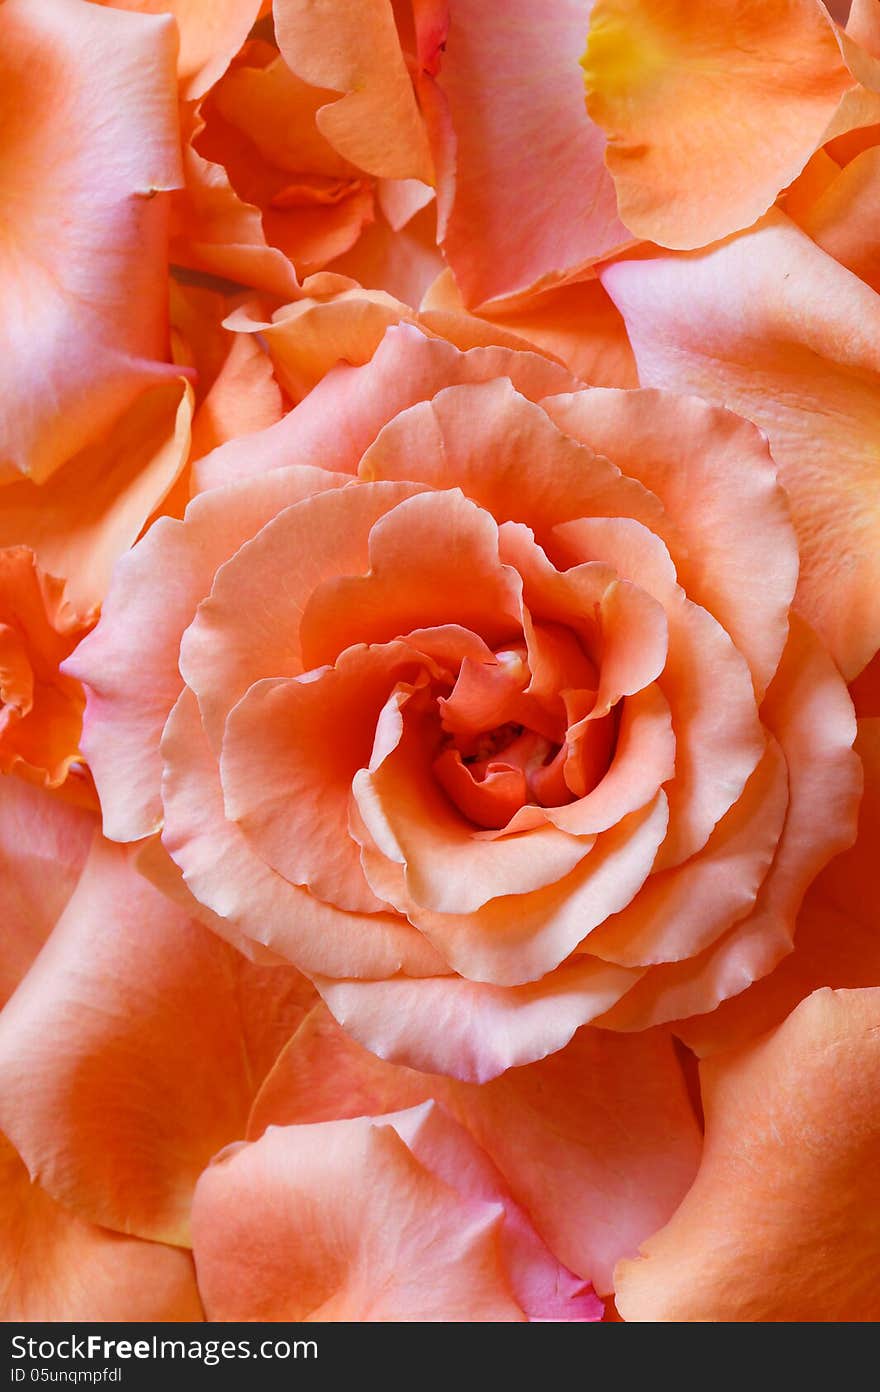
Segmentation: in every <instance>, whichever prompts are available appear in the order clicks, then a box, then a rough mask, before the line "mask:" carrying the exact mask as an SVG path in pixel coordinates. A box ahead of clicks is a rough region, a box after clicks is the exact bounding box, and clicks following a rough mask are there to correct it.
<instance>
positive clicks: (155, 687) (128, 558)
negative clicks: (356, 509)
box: [65, 467, 337, 841]
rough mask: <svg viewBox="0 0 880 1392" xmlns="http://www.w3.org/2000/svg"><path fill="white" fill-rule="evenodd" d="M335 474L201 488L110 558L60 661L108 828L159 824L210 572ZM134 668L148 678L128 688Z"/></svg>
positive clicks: (275, 476)
mask: <svg viewBox="0 0 880 1392" xmlns="http://www.w3.org/2000/svg"><path fill="white" fill-rule="evenodd" d="M336 482H337V480H336V479H334V476H333V475H332V474H329V473H325V472H323V471H322V472H320V473H318V472H317V471H315V470H300V469H297V468H296V467H293V468H291V469H290V470H282V471H276V472H273V473H272V474H270V475H267V476H266V477H257V478H255V479H253V480H247V481H245V482H243V483H241V484H239V485H233V486H232V487H231V490H230V491H228V492H227V491H224V492H215V493H213V494H207V495H205V496H202V497H199V498H196V499H194V500H193V502H192V503H191V504H190V507H189V508H188V509H187V516H186V518H185V519H184V521H183V522H178V521H172V520H171V519H164V520H162V521H160V522H158V523H156V524H155V525H154V526H153V527H151V528H150V531H149V532H148V533H147V535H146V536H145V537H144V538H143V540H142V541H141V542H140V543H139V544H138V545H137V546H136V547H134V549H133V550H131V551H129V552H128V553H127V554H126V555H125V556H124V557H122V558H121V559H120V562H119V565H118V566H117V568H116V571H115V574H114V579H113V586H112V589H111V591H110V594H109V595H108V596H107V600H106V602H105V604H104V608H103V614H102V618H101V622H100V623H99V624H98V627H97V628H96V629H95V630H94V631H93V632H92V633H91V634H90V635H89V637H88V638H87V639H86V641H85V642H83V643H81V644H80V646H79V647H78V648H77V650H76V652H75V654H74V655H73V656H72V657H71V658H69V659H68V662H67V663H66V664H65V671H66V672H68V673H69V674H70V675H71V676H74V677H76V678H77V679H78V680H79V681H82V682H83V683H84V684H85V685H86V687H87V688H88V692H87V696H88V702H87V706H86V717H85V729H84V732H83V739H82V748H83V751H84V753H85V755H86V758H87V759H88V762H89V766H90V768H91V769H92V772H93V774H94V776H95V781H96V783H97V785H98V790H99V792H100V794H101V805H102V809H103V813H104V830H105V833H106V834H107V835H108V836H111V837H113V839H115V840H119V841H136V840H139V839H140V837H142V836H148V835H150V834H151V833H152V832H153V831H155V830H156V829H157V827H158V826H159V825H160V824H161V818H162V808H161V803H160V798H159V782H160V778H161V761H160V758H159V739H160V737H161V734H162V727H163V726H164V724H165V721H166V719H167V718H168V714H169V712H170V710H171V708H172V706H173V705H174V702H175V701H176V700H177V697H178V696H179V695H180V690H181V686H182V685H183V682H182V678H181V676H180V672H179V670H178V651H179V646H180V638H181V635H182V634H183V632H184V630H185V628H186V626H187V624H188V623H189V622H190V621H191V619H192V617H193V615H194V613H195V611H196V608H197V606H198V604H199V601H200V600H201V599H202V598H203V597H204V596H205V595H206V594H208V593H209V591H210V588H211V581H212V578H213V575H214V572H215V570H216V569H217V567H218V566H219V565H220V564H222V562H223V561H225V560H226V559H227V558H228V557H229V556H230V555H231V554H232V553H233V552H235V551H236V550H237V549H238V547H239V546H240V545H241V544H242V542H244V541H246V540H247V539H248V537H250V536H252V535H253V534H254V533H255V532H257V531H258V530H259V529H260V527H261V526H263V525H264V524H265V523H266V522H267V521H268V520H269V519H270V518H272V517H274V516H275V514H276V512H278V510H279V508H284V507H287V506H289V505H290V504H292V503H293V502H295V501H297V499H299V498H302V497H304V496H305V495H307V494H308V493H310V492H313V491H320V490H321V489H322V488H332V487H333V486H334V484H335V483H336ZM135 670H145V671H149V673H150V680H149V683H137V684H135V685H134V686H133V685H132V681H131V674H132V671H135Z"/></svg>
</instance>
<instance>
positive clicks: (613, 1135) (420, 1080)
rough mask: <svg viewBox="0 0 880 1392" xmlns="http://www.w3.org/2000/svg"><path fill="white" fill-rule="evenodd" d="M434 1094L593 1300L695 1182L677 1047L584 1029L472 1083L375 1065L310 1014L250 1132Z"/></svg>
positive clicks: (694, 1128) (649, 1036)
mask: <svg viewBox="0 0 880 1392" xmlns="http://www.w3.org/2000/svg"><path fill="white" fill-rule="evenodd" d="M431 1097H433V1098H434V1099H435V1100H437V1101H438V1102H440V1103H441V1104H442V1106H443V1107H444V1108H446V1109H447V1110H448V1111H450V1112H451V1113H452V1114H453V1115H454V1116H456V1117H457V1119H458V1120H459V1121H460V1122H461V1123H462V1124H463V1125H464V1126H466V1127H467V1128H468V1130H469V1131H470V1133H471V1135H472V1136H474V1137H475V1138H476V1140H477V1141H478V1142H479V1144H480V1146H481V1148H482V1150H483V1151H484V1152H485V1154H487V1155H488V1156H489V1157H490V1158H491V1159H492V1161H493V1162H494V1164H495V1165H496V1166H497V1167H498V1169H499V1170H500V1172H501V1174H502V1175H503V1176H504V1180H505V1182H506V1184H507V1186H508V1187H509V1189H510V1192H511V1194H512V1195H513V1196H514V1197H515V1199H516V1201H517V1203H518V1204H519V1205H521V1207H522V1208H523V1209H524V1210H525V1212H526V1213H527V1214H528V1216H529V1218H530V1220H531V1222H532V1223H533V1224H534V1226H535V1228H536V1230H537V1231H538V1232H539V1233H540V1234H541V1236H542V1237H543V1239H544V1241H545V1242H546V1243H547V1244H548V1246H549V1247H550V1249H551V1251H553V1252H554V1253H555V1255H556V1257H557V1258H558V1259H559V1260H561V1261H563V1262H564V1263H565V1264H566V1265H567V1266H568V1267H569V1268H570V1269H571V1270H572V1271H574V1272H577V1273H578V1275H580V1276H582V1277H584V1278H589V1279H590V1280H592V1281H593V1282H594V1284H595V1285H596V1286H597V1288H598V1289H599V1290H602V1291H605V1290H610V1289H611V1273H612V1271H613V1268H614V1265H615V1263H616V1262H617V1260H618V1259H619V1258H620V1257H621V1256H622V1255H624V1254H630V1253H634V1252H635V1250H636V1248H637V1246H638V1244H639V1243H640V1242H642V1241H643V1240H644V1238H645V1236H646V1235H647V1234H649V1233H651V1232H653V1231H656V1228H657V1226H658V1225H660V1224H662V1223H663V1222H665V1221H666V1220H667V1218H668V1217H670V1216H671V1214H672V1213H673V1211H674V1209H675V1207H676V1205H677V1204H678V1203H679V1202H680V1200H681V1198H682V1197H683V1196H684V1194H685V1193H686V1191H687V1189H688V1187H689V1185H690V1184H691V1182H692V1180H693V1177H694V1175H695V1173H696V1169H697V1163H698V1160H699V1153H700V1139H701V1138H700V1130H699V1126H698V1124H697V1120H696V1117H695V1115H694V1112H693V1110H692V1108H691V1105H690V1101H689V1098H688V1094H687V1089H686V1087H685V1079H684V1075H683V1073H682V1072H681V1069H680V1067H679V1064H678V1061H677V1058H676V1053H675V1050H674V1048H673V1047H672V1044H671V1043H670V1041H669V1039H668V1037H666V1036H664V1035H663V1034H661V1033H660V1032H659V1031H656V1030H655V1031H652V1032H650V1033H645V1034H640V1035H631V1036H618V1035H613V1034H610V1033H608V1032H607V1031H604V1030H596V1029H583V1030H580V1031H579V1032H578V1033H577V1034H576V1035H575V1037H574V1039H573V1040H572V1041H571V1043H570V1044H569V1045H568V1046H567V1047H566V1048H565V1049H563V1050H562V1051H561V1052H560V1053H557V1054H553V1055H551V1056H550V1057H549V1058H546V1059H543V1060H542V1061H541V1062H539V1063H533V1064H531V1065H529V1066H527V1067H525V1068H514V1069H511V1070H509V1071H508V1072H506V1073H505V1074H504V1075H503V1076H502V1077H500V1078H497V1079H495V1080H494V1081H490V1082H487V1083H483V1084H482V1085H480V1086H477V1085H474V1084H470V1083H456V1082H453V1081H450V1080H447V1079H442V1078H437V1077H434V1076H431V1075H430V1074H424V1073H416V1072H415V1071H413V1070H412V1069H409V1068H404V1067H401V1066H399V1065H395V1064H391V1063H385V1062H384V1061H382V1060H381V1059H377V1058H376V1057H375V1055H373V1054H370V1053H367V1051H366V1050H365V1049H362V1048H361V1047H360V1045H359V1044H356V1043H355V1042H354V1040H353V1039H351V1038H350V1037H349V1036H348V1035H347V1034H345V1033H344V1032H343V1031H342V1030H341V1029H340V1028H339V1026H338V1025H337V1024H336V1023H335V1022H334V1021H333V1020H332V1019H331V1018H330V1016H329V1014H328V1013H327V1012H326V1010H325V1009H324V1007H323V1006H318V1007H316V1009H315V1010H314V1011H313V1012H312V1013H311V1014H310V1015H309V1017H308V1019H307V1020H305V1021H304V1022H303V1024H302V1025H301V1027H300V1029H299V1030H298V1031H297V1033H296V1035H295V1036H294V1037H293V1039H291V1041H290V1043H289V1044H288V1046H287V1047H286V1049H285V1050H284V1052H283V1053H282V1054H281V1055H280V1056H279V1059H278V1061H277V1063H276V1065H275V1067H274V1069H273V1070H272V1073H271V1074H270V1075H269V1077H268V1078H267V1079H266V1082H265V1083H264V1085H263V1087H262V1089H261V1091H260V1094H259V1096H258V1098H257V1101H256V1103H255V1104H254V1110H253V1112H252V1114H251V1122H250V1126H249V1129H248V1134H249V1136H253V1137H256V1136H259V1135H262V1133H263V1131H264V1130H265V1129H266V1127H267V1126H271V1125H283V1126H292V1125H301V1124H303V1123H308V1122H319V1121H330V1120H333V1119H335V1118H343V1117H354V1116H378V1115H380V1114H381V1113H383V1112H396V1111H398V1110H399V1109H403V1108H410V1107H415V1106H416V1105H417V1104H418V1103H420V1102H424V1101H425V1100H427V1099H428V1098H431Z"/></svg>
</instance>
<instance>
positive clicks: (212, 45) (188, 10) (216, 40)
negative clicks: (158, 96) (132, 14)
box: [93, 0, 261, 101]
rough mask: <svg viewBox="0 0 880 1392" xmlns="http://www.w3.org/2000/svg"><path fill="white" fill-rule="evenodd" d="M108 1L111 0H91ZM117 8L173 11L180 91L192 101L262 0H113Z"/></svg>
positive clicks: (236, 44)
mask: <svg viewBox="0 0 880 1392" xmlns="http://www.w3.org/2000/svg"><path fill="white" fill-rule="evenodd" d="M93 3H98V4H101V5H103V4H109V3H111V0H93ZM112 3H113V5H114V6H115V7H116V9H120V10H138V11H139V12H140V13H141V14H172V15H173V16H174V18H175V19H176V20H177V27H178V30H179V32H180V50H179V52H178V55H177V73H178V77H179V78H180V82H181V95H182V96H183V97H185V98H186V100H187V101H195V100H196V99H197V98H198V97H201V96H203V95H204V93H205V92H207V91H208V89H209V88H210V87H212V86H213V84H214V83H215V82H216V81H217V79H218V77H220V75H221V74H222V73H223V72H224V70H225V69H226V66H227V64H228V63H229V61H230V59H231V58H233V57H234V56H235V54H236V53H237V52H238V50H239V49H240V48H241V46H242V44H243V43H244V41H245V39H246V38H247V36H248V34H249V32H250V30H251V27H252V26H253V24H254V23H255V22H256V20H257V18H258V16H259V13H260V8H261V0H112Z"/></svg>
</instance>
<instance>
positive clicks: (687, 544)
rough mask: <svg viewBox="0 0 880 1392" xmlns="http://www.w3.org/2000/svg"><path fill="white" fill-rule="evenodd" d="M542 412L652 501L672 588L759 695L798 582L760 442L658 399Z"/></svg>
mask: <svg viewBox="0 0 880 1392" xmlns="http://www.w3.org/2000/svg"><path fill="white" fill-rule="evenodd" d="M543 406H544V410H545V411H546V412H547V414H548V415H549V416H550V418H551V420H554V421H555V422H556V424H557V425H558V426H559V427H560V428H561V429H562V430H565V431H566V432H567V433H568V434H569V435H571V436H573V437H574V438H575V439H576V440H580V441H582V442H583V443H584V444H585V445H588V446H589V447H590V448H591V449H594V450H595V451H596V453H597V454H602V455H605V457H606V458H607V459H610V460H611V461H612V462H613V463H614V464H616V465H617V467H618V468H619V469H621V470H622V471H623V473H624V474H625V475H626V476H627V477H628V478H631V479H637V480H638V481H639V483H641V484H643V485H644V487H645V488H647V489H650V491H651V492H652V493H653V494H654V495H655V496H656V497H657V498H659V500H660V502H661V503H662V504H663V508H664V510H665V513H666V518H668V520H669V523H670V524H671V525H666V524H665V519H659V522H655V523H654V530H656V532H657V534H658V535H659V536H660V537H661V538H662V539H663V541H665V542H666V545H667V546H668V548H669V551H670V555H671V556H672V559H673V561H674V563H675V568H676V571H677V574H678V578H679V582H680V584H681V586H682V588H683V589H684V590H685V592H686V593H687V595H688V596H689V598H690V599H692V600H693V601H694V602H695V603H696V604H700V605H702V606H703V608H705V609H708V610H709V612H710V613H711V614H713V615H714V616H715V618H716V619H717V620H718V622H719V623H720V624H721V625H722V626H723V627H724V628H725V629H726V630H727V632H728V633H729V634H730V636H731V638H732V639H733V641H734V643H735V644H736V646H737V648H738V649H739V651H740V652H741V653H742V654H743V656H744V657H745V658H746V660H747V661H748V663H749V666H750V668H751V670H752V676H753V678H754V682H755V690H756V694H757V696H758V698H759V699H760V697H761V696H763V694H764V691H765V690H766V687H767V683H768V682H769V681H770V679H771V677H772V676H773V673H774V672H775V671H776V667H777V664H778V662H779V658H780V655H781V653H782V649H783V647H784V646H785V639H786V636H787V634H788V610H789V606H790V604H791V599H792V595H793V594H794V588H795V585H796V583H797V574H798V550H797V540H796V538H795V535H794V531H793V529H792V525H791V520H790V517H789V509H788V500H787V498H786V496H785V493H784V492H783V490H782V488H781V486H780V484H779V482H778V480H777V476H776V465H775V463H774V461H773V458H772V457H771V454H770V451H769V449H768V447H767V442H766V440H765V439H764V438H763V436H762V435H761V434H760V432H759V431H758V430H756V429H755V428H754V426H752V425H750V424H749V422H747V421H744V420H743V419H742V418H741V417H740V416H736V415H734V414H733V412H732V411H726V410H723V409H719V408H718V407H716V406H709V405H707V404H706V403H705V402H703V401H698V400H697V399H696V398H686V397H682V396H678V395H671V394H669V393H666V392H659V391H651V390H642V391H588V392H574V393H572V394H571V395H570V396H555V397H550V398H549V400H547V401H545V402H544V403H543ZM734 498H735V505H734Z"/></svg>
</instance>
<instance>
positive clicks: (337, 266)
mask: <svg viewBox="0 0 880 1392" xmlns="http://www.w3.org/2000/svg"><path fill="white" fill-rule="evenodd" d="M412 182H413V181H411V180H405V181H404V185H407V184H411V183H412ZM394 186H395V185H394V183H393V182H392V181H390V180H383V181H381V182H380V183H379V185H378V189H377V194H378V201H379V206H380V207H381V209H382V212H383V216H379V215H377V216H376V220H375V221H374V222H371V223H370V224H369V226H368V227H365V228H364V230H363V232H362V233H361V235H360V237H359V238H358V240H357V242H356V243H355V245H354V246H353V247H352V248H351V250H350V251H347V252H345V253H344V254H343V255H342V256H337V257H336V259H335V260H334V261H333V262H332V263H331V267H330V269H331V270H332V271H335V272H338V274H340V275H343V276H351V277H352V279H353V280H355V281H357V282H358V283H359V284H360V285H363V286H364V288H365V289H369V290H384V291H386V292H387V293H388V294H389V295H393V296H394V297H395V299H398V300H401V301H402V302H403V303H404V304H405V305H406V306H407V307H408V308H409V309H411V310H417V309H418V307H419V305H420V304H421V302H422V297H423V295H424V294H425V292H426V290H427V289H428V287H429V285H431V284H432V282H433V281H435V280H436V279H437V276H438V275H439V274H440V272H441V271H442V270H443V266H444V261H443V257H442V255H441V253H440V251H439V249H438V247H437V207H436V203H435V201H434V197H433V189H432V190H430V193H431V201H430V202H429V203H427V204H426V205H425V206H424V207H422V208H420V209H419V210H418V212H416V213H415V215H414V216H413V217H411V218H408V219H407V221H406V222H405V223H404V224H403V225H401V224H399V223H397V222H396V219H397V218H398V217H399V216H401V215H402V214H401V213H400V212H398V211H397V210H396V208H395V207H394V206H393V205H391V206H389V201H388V197H387V192H386V191H387V190H388V189H389V188H393V187H394ZM415 187H416V188H417V189H421V190H426V189H427V186H426V185H425V184H416V185H415ZM406 206H407V205H406V203H404V204H403V211H404V212H405V211H406ZM426 327H429V326H427V325H426ZM441 336H444V335H442V331H441ZM486 341H487V342H489V343H499V342H500V341H501V340H500V339H497V338H489V339H488V340H486ZM462 346H464V347H472V346H473V345H472V344H466V345H462ZM516 346H518V345H516Z"/></svg>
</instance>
